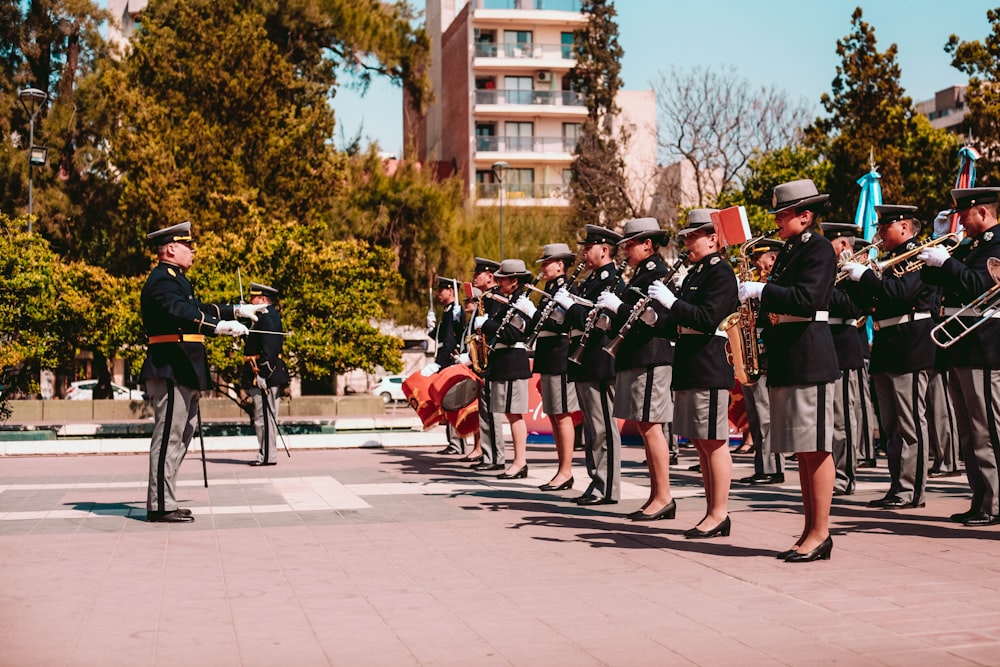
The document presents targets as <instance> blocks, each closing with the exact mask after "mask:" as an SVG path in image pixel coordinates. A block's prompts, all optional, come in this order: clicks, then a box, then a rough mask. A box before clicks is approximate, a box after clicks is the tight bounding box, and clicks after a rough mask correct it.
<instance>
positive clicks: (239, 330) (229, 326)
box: [215, 320, 250, 336]
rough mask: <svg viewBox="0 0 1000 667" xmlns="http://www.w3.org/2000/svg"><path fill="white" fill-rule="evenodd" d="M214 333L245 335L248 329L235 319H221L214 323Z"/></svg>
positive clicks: (248, 331)
mask: <svg viewBox="0 0 1000 667" xmlns="http://www.w3.org/2000/svg"><path fill="white" fill-rule="evenodd" d="M215 333H216V334H218V335H220V336H222V335H226V336H246V335H247V334H248V333H250V330H249V329H247V328H246V326H245V325H243V324H240V323H239V322H237V321H236V320H222V321H221V322H219V323H218V324H216V325H215Z"/></svg>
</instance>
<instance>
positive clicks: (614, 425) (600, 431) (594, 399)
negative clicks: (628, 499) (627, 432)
mask: <svg viewBox="0 0 1000 667" xmlns="http://www.w3.org/2000/svg"><path fill="white" fill-rule="evenodd" d="M574 384H576V397H577V400H578V401H579V403H580V409H581V410H582V411H583V428H584V430H585V431H586V432H587V434H588V435H587V444H588V447H587V473H589V474H590V479H591V482H590V486H589V487H587V490H586V491H584V493H583V495H584V496H586V495H595V496H598V497H601V498H607V499H609V500H621V486H622V461H621V454H622V437H621V434H620V433H619V432H618V420H617V419H615V418H614V416H613V415H612V413H613V412H614V406H615V383H614V382H613V381H610V380H599V381H596V382H581V381H579V380H577V381H576V382H575V383H574Z"/></svg>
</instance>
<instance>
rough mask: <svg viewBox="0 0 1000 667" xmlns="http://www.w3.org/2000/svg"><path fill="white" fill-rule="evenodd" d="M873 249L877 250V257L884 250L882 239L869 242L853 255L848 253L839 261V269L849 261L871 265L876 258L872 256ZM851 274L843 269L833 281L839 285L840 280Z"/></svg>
mask: <svg viewBox="0 0 1000 667" xmlns="http://www.w3.org/2000/svg"><path fill="white" fill-rule="evenodd" d="M872 250H874V251H875V256H876V257H877V256H878V253H879V252H881V250H882V239H879V240H878V241H875V242H874V243H869V244H868V245H866V246H865V247H864V248H862V249H861V250H859V251H857V252H856V253H854V254H853V255H847V256H846V257H843V258H841V260H840V261H839V262H837V268H838V269H840V268H842V267H843V266H844V264H847V263H848V262H854V263H856V264H863V265H865V266H871V265H872V260H873V259H874V257H872V255H871V251H872ZM845 253H846V251H845ZM850 275H851V274H849V273H847V272H846V271H841V272H840V273H838V274H837V278H836V279H835V280H834V281H833V283H834V284H835V285H838V284H840V281H842V280H845V279H846V278H848V277H849V276H850Z"/></svg>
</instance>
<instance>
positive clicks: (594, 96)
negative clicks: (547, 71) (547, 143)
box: [567, 0, 642, 226]
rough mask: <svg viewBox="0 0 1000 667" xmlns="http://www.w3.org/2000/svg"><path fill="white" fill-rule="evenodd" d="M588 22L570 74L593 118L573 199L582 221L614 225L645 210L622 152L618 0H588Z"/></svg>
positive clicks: (580, 148) (583, 139)
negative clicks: (629, 181)
mask: <svg viewBox="0 0 1000 667" xmlns="http://www.w3.org/2000/svg"><path fill="white" fill-rule="evenodd" d="M580 5H581V11H582V12H583V13H584V14H586V15H587V25H586V26H585V27H584V28H581V29H579V30H577V31H576V32H575V33H574V41H573V50H574V52H575V55H576V64H575V65H574V66H573V68H572V69H571V70H570V71H569V74H568V75H567V79H568V81H569V85H570V88H571V89H572V90H574V91H577V92H579V93H580V94H581V95H582V96H583V102H584V105H585V106H586V107H587V120H586V121H584V123H583V127H582V128H581V130H580V137H579V141H578V143H577V147H576V151H575V153H574V154H575V158H574V160H573V164H572V167H571V170H572V176H571V180H570V185H571V187H572V195H571V198H570V203H571V206H572V208H573V218H574V220H575V221H576V223H577V224H579V225H580V226H582V225H583V224H585V223H590V224H596V225H604V226H614V225H616V224H618V223H619V222H620V221H621V220H623V219H625V218H632V217H636V216H639V215H641V214H642V213H641V211H640V210H639V208H638V207H637V206H636V205H634V204H633V202H631V201H630V198H629V195H628V188H627V185H626V179H625V162H624V160H623V159H622V152H623V151H624V150H626V149H627V147H628V141H629V135H628V132H626V131H625V130H624V129H621V130H620V131H618V132H616V131H615V128H614V118H615V115H616V114H617V113H618V112H619V109H618V106H617V105H616V103H615V97H616V96H617V94H618V91H619V90H620V89H621V87H622V85H623V84H622V79H621V59H622V56H623V55H624V54H625V50H624V49H623V48H622V46H621V44H619V43H618V24H617V23H616V22H615V16H617V12H616V11H615V6H614V2H612V0H582V2H581V3H580Z"/></svg>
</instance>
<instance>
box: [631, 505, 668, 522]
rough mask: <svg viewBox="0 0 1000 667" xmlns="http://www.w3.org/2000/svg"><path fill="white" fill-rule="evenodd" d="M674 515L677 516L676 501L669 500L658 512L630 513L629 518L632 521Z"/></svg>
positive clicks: (665, 517) (656, 519)
mask: <svg viewBox="0 0 1000 667" xmlns="http://www.w3.org/2000/svg"><path fill="white" fill-rule="evenodd" d="M675 516H677V501H676V500H671V501H670V502H669V503H667V504H666V505H664V506H663V509H661V510H660V511H659V512H654V513H652V514H646V513H645V512H638V513H633V514H630V515H629V518H630V519H632V520H633V521H658V520H659V519H673V518H674V517H675Z"/></svg>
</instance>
